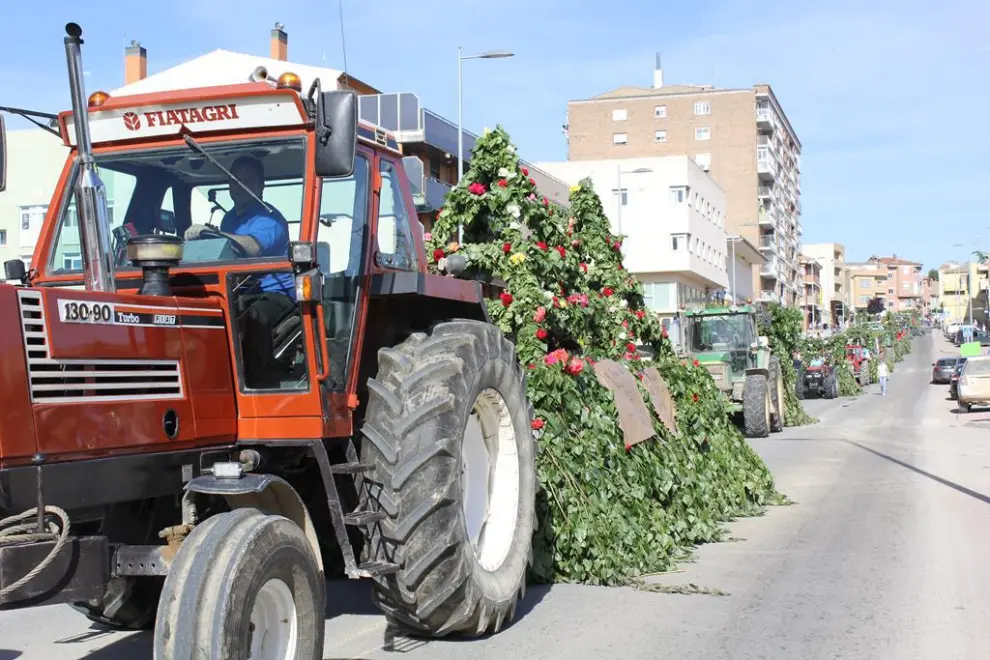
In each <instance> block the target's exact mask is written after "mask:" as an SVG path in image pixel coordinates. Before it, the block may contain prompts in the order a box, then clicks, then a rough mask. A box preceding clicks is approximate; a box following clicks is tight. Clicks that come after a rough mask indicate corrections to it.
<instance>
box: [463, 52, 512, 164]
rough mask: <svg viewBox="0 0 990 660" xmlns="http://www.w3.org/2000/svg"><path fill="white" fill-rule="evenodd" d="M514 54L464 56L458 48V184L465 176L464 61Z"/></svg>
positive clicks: (495, 53)
mask: <svg viewBox="0 0 990 660" xmlns="http://www.w3.org/2000/svg"><path fill="white" fill-rule="evenodd" d="M513 56H514V53H510V52H509V51H507V50H489V51H487V52H484V53H481V54H480V55H463V54H461V47H460V46H458V47H457V182H458V183H460V182H461V177H463V176H464V93H463V92H464V75H463V71H462V69H463V67H462V63H463V62H464V60H499V59H504V58H506V57H513Z"/></svg>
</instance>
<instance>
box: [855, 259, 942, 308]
mask: <svg viewBox="0 0 990 660" xmlns="http://www.w3.org/2000/svg"><path fill="white" fill-rule="evenodd" d="M921 268H922V265H921V264H920V263H918V262H916V261H908V260H907V259H902V258H901V257H898V256H897V255H896V254H895V255H893V256H891V257H871V258H870V259H869V260H868V261H867V262H865V263H857V264H847V271H848V276H847V281H848V283H849V291H850V304H852V305H853V306H854V307H855V308H856V309H865V308H866V305H867V303H868V302H869V299H870V298H873V297H878V298H881V299H882V300H883V301H884V305H885V306H886V308H887V309H889V310H892V311H895V312H900V311H906V310H910V309H923V304H922V290H921V282H922V280H923V279H924V276H923V275H922V273H921Z"/></svg>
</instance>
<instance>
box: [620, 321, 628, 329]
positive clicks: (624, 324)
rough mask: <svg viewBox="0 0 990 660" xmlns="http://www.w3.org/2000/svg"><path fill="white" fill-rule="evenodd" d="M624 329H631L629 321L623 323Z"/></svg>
mask: <svg viewBox="0 0 990 660" xmlns="http://www.w3.org/2000/svg"><path fill="white" fill-rule="evenodd" d="M622 327H623V328H625V329H626V330H628V329H629V321H623V322H622Z"/></svg>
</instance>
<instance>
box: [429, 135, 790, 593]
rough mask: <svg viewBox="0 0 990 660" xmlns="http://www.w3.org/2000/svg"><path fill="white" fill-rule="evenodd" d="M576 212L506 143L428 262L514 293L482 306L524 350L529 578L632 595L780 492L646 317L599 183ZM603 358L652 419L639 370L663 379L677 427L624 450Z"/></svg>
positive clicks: (503, 139) (711, 393) (693, 370)
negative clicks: (602, 377) (533, 488)
mask: <svg viewBox="0 0 990 660" xmlns="http://www.w3.org/2000/svg"><path fill="white" fill-rule="evenodd" d="M569 202H570V208H569V209H565V208H563V207H560V206H557V205H555V204H553V203H552V202H550V201H549V200H547V199H546V198H545V197H542V196H540V195H539V193H538V191H537V190H536V187H535V182H534V181H533V179H532V178H530V176H529V172H528V171H527V170H526V168H525V167H523V166H521V165H520V163H519V158H518V156H517V155H516V151H515V147H514V146H513V145H512V143H511V141H510V140H509V136H508V135H507V134H506V133H505V131H504V130H502V128H501V127H499V128H496V129H495V130H494V131H488V132H486V133H485V134H484V135H483V136H482V137H481V138H480V139H479V140H478V141H477V143H476V144H475V147H474V150H473V154H472V158H471V168H470V170H469V171H468V172H467V173H466V174H465V175H464V177H463V179H462V181H461V183H460V184H459V185H458V186H457V187H456V188H454V189H453V190H452V191H451V192H450V193H449V194H448V196H447V199H446V200H445V204H444V207H443V209H442V210H441V212H440V214H439V216H438V218H437V222H436V225H435V226H434V227H433V231H432V232H431V234H430V236H429V237H428V240H427V254H428V256H429V257H430V263H431V267H432V268H433V269H434V270H436V271H437V272H439V273H443V274H447V275H453V274H452V273H449V272H448V266H451V267H453V266H454V265H455V262H457V268H456V269H453V268H452V270H459V269H460V267H461V266H462V265H464V267H465V268H466V270H465V271H464V272H465V273H470V274H471V275H472V276H474V277H477V278H481V279H488V280H490V281H498V280H501V281H503V282H505V283H506V287H505V289H504V290H503V291H502V292H501V294H500V295H498V296H497V297H495V298H493V299H491V300H489V301H488V303H487V304H488V311H489V314H490V316H491V318H492V321H493V322H494V323H495V324H497V325H498V327H499V328H500V329H501V330H502V332H503V333H504V334H505V335H506V336H507V337H509V338H510V339H511V340H512V341H513V343H514V344H515V346H516V352H517V355H518V358H519V360H520V362H521V364H522V366H523V368H524V369H525V370H526V374H527V379H526V382H527V396H528V397H529V400H530V403H531V404H532V406H533V433H534V436H535V437H536V438H537V441H538V443H539V447H538V452H537V470H538V475H539V480H540V486H541V495H540V497H539V498H538V502H537V506H538V515H539V518H540V522H539V527H538V530H537V532H536V535H535V537H534V544H533V547H534V564H533V568H532V572H533V574H534V577H535V578H536V579H537V580H542V581H549V580H566V581H575V582H585V583H593V584H621V583H624V582H627V581H629V580H630V579H632V577H633V576H635V575H642V574H645V573H650V572H657V571H662V570H666V569H667V568H668V567H669V566H670V565H671V564H672V562H673V561H675V560H676V558H677V557H678V555H679V553H680V552H681V551H682V549H683V548H684V547H685V546H689V545H693V544H695V543H699V542H702V541H706V540H714V539H716V538H718V535H719V533H720V531H719V528H720V522H719V521H724V520H727V519H728V518H730V517H733V516H736V515H743V514H745V513H748V512H753V511H755V510H758V509H759V508H760V507H761V506H762V504H763V503H765V502H767V501H768V498H770V497H771V496H772V495H773V494H774V493H775V490H774V487H773V479H772V477H771V476H770V474H769V472H768V471H767V469H766V467H765V466H764V464H763V462H762V461H761V460H760V458H759V456H757V455H756V453H755V452H753V450H752V449H751V448H750V447H749V445H748V444H747V443H746V441H745V439H743V437H742V435H741V434H740V433H739V431H738V430H737V429H736V428H735V427H734V426H733V425H732V424H731V422H730V418H729V415H728V410H727V401H726V399H725V397H723V396H722V394H721V393H720V392H719V390H718V388H717V386H716V385H715V382H714V381H713V380H712V378H711V376H710V375H709V374H708V372H707V371H706V370H705V369H704V368H703V367H701V366H700V365H699V364H698V363H697V362H695V363H693V364H691V363H689V364H682V363H681V361H680V360H679V359H678V358H677V356H676V355H675V353H674V350H673V347H672V346H671V343H670V341H669V339H668V338H667V336H666V331H665V330H664V329H663V328H662V326H661V325H660V323H659V321H658V320H657V317H656V316H655V315H654V314H653V313H651V311H650V310H649V309H647V308H646V307H645V304H644V300H643V289H642V286H641V285H640V284H639V283H638V282H637V281H636V280H635V278H633V277H632V276H631V275H630V274H629V273H628V272H627V271H626V270H625V269H624V267H623V265H622V251H621V247H622V237H621V236H616V235H614V234H612V233H611V229H610V225H609V221H608V218H607V217H606V216H605V213H604V211H603V209H602V204H601V200H600V199H599V198H598V196H597V195H596V194H595V193H594V190H593V189H592V187H591V185H590V183H589V182H588V181H583V182H582V183H581V184H580V185H578V186H574V187H573V188H572V189H571V195H570V200H569ZM458 225H462V226H463V240H462V241H461V242H460V243H458V242H456V236H457V227H458ZM462 260H464V262H466V265H465V264H464V262H462ZM645 347H648V348H649V349H650V351H649V352H650V353H651V354H652V359H651V360H649V361H648V362H647V361H646V360H644V359H642V357H641V355H640V349H641V348H645ZM605 359H610V360H613V361H615V362H616V363H618V365H620V368H625V369H627V370H628V371H630V372H632V374H633V375H634V376H636V379H634V382H635V383H636V388H637V390H638V393H639V395H640V396H641V397H642V398H643V399H644V401H645V402H646V403H647V407H648V408H650V409H652V402H651V399H649V398H648V397H649V395H648V394H647V391H646V389H645V382H644V381H643V378H644V370H645V369H646V367H656V368H657V369H658V371H659V373H660V374H661V376H662V378H663V380H664V382H665V384H666V385H667V387H668V389H669V391H670V394H671V396H672V397H673V401H674V404H675V409H676V415H675V422H674V428H672V429H668V428H667V426H665V425H664V423H663V422H661V421H660V418H659V416H657V415H653V413H652V412H651V413H650V414H651V416H653V431H655V436H654V438H653V439H650V440H647V441H645V442H642V443H639V444H636V445H635V446H627V445H625V443H624V439H625V438H624V435H623V432H622V430H621V428H620V426H619V424H618V410H617V408H616V399H615V397H614V396H613V394H612V391H611V390H609V389H607V388H606V387H605V386H603V385H602V384H601V383H600V382H599V380H598V378H597V376H596V373H595V372H596V369H597V368H598V367H596V364H598V363H599V362H600V361H602V360H605ZM623 396H625V397H629V396H635V393H634V392H628V393H626V394H624V395H623Z"/></svg>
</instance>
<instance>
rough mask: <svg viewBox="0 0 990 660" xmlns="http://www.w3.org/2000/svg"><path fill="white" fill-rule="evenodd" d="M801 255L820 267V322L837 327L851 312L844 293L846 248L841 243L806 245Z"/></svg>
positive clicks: (802, 247) (846, 295) (846, 294)
mask: <svg viewBox="0 0 990 660" xmlns="http://www.w3.org/2000/svg"><path fill="white" fill-rule="evenodd" d="M801 253H802V254H803V255H805V256H806V257H808V258H809V259H814V260H815V261H817V262H818V264H819V265H820V266H821V267H822V270H821V280H822V299H823V300H822V319H821V320H822V322H824V323H826V324H828V325H833V324H835V325H838V324H839V322H840V319H841V318H842V317H843V316H844V315H845V314H846V312H848V311H851V307H852V306H851V305H850V304H849V303H850V301H849V300H848V292H847V291H846V283H845V280H846V276H845V269H846V248H845V247H844V246H843V245H842V244H841V243H806V244H804V245H802V246H801Z"/></svg>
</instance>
